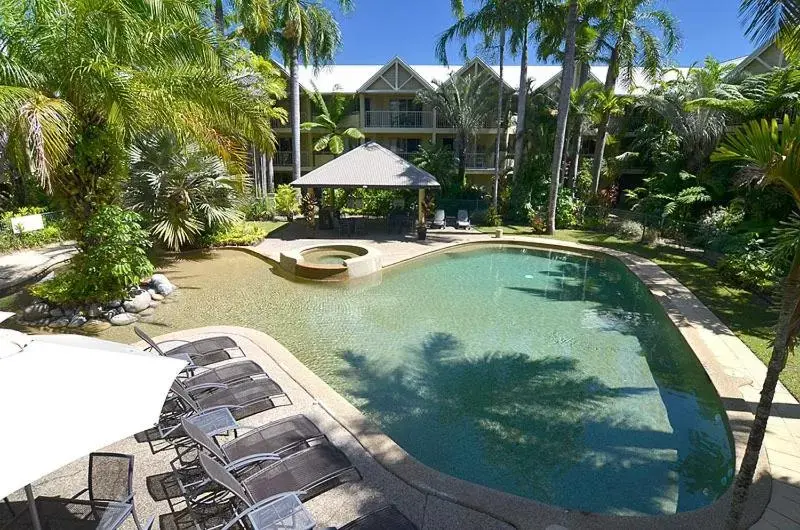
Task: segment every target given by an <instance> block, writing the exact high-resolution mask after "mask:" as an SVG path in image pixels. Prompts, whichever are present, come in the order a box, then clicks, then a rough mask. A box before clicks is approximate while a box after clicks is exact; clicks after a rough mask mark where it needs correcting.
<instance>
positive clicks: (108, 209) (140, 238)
mask: <svg viewBox="0 0 800 530" xmlns="http://www.w3.org/2000/svg"><path fill="white" fill-rule="evenodd" d="M141 222H142V218H141V216H140V215H139V214H137V213H135V212H132V211H130V210H126V209H123V208H120V207H119V206H105V207H103V208H101V209H100V210H99V211H98V212H97V213H96V214H95V215H94V216H93V217H92V218H91V219H89V222H88V223H87V224H86V227H85V228H84V238H83V242H82V244H81V247H80V250H81V252H79V253H78V254H76V255H75V257H73V258H72V263H71V265H70V267H69V268H68V269H67V270H66V271H64V272H63V273H61V274H58V275H56V276H55V278H53V279H52V280H48V281H46V282H42V283H39V284H36V285H34V286H33V287H31V289H30V291H31V294H33V295H34V296H37V297H39V298H42V299H44V300H47V301H48V302H52V303H57V304H64V303H76V304H79V303H85V302H101V303H102V302H108V301H110V300H114V299H120V298H124V297H125V296H126V295H127V293H128V291H129V289H130V288H131V287H132V286H136V285H138V284H139V282H140V281H141V279H142V278H144V277H146V276H149V275H150V274H152V273H153V265H152V264H151V263H150V261H149V260H148V259H147V249H148V248H149V247H150V240H149V237H148V233H147V231H146V230H143V229H142V228H141V226H140V223H141Z"/></svg>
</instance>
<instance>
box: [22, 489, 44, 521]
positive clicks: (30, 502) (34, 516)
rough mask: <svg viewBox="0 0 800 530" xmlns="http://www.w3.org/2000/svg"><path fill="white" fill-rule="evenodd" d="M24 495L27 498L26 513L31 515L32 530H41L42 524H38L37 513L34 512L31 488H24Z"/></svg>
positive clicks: (34, 504)
mask: <svg viewBox="0 0 800 530" xmlns="http://www.w3.org/2000/svg"><path fill="white" fill-rule="evenodd" d="M25 495H27V496H28V512H29V513H30V514H31V524H32V525H33V530H42V523H40V522H39V512H38V511H37V510H36V500H35V499H34V497H33V488H31V485H30V484H28V485H27V486H25Z"/></svg>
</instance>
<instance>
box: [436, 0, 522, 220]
mask: <svg viewBox="0 0 800 530" xmlns="http://www.w3.org/2000/svg"><path fill="white" fill-rule="evenodd" d="M452 7H453V12H454V14H456V16H457V17H458V19H459V20H458V21H457V22H456V23H455V24H453V25H452V26H450V27H449V28H448V29H447V30H445V31H444V32H443V33H442V35H441V36H440V37H439V40H438V41H437V43H436V56H437V58H438V59H439V61H441V62H442V63H444V64H447V62H448V60H447V45H448V44H449V43H450V42H452V41H453V40H454V39H455V38H457V37H458V38H460V39H461V40H462V42H463V43H464V44H466V42H467V40H468V39H469V38H470V37H474V36H476V35H477V36H479V37H482V38H483V47H484V48H488V47H490V46H493V45H494V44H496V46H497V54H498V59H499V63H500V65H499V66H500V72H499V77H498V80H497V84H498V87H497V136H496V138H495V146H494V159H495V167H494V181H493V188H494V193H493V199H492V200H493V206H494V208H495V210H496V209H497V207H498V197H499V195H500V193H499V192H500V172H501V169H502V168H501V163H500V162H501V161H500V149H501V141H502V136H503V134H502V131H503V124H504V119H505V113H504V107H503V100H504V96H505V92H506V91H505V81H504V80H503V75H504V70H505V54H506V47H507V45H508V37H509V33H510V32H511V33H512V34H513V32H512V31H511V28H513V27H514V26H515V24H516V23H517V21H516V20H515V17H514V16H512V13H513V12H514V11H512V2H510V1H509V0H484V1H483V4H482V5H481V7H480V8H479V9H478V10H476V11H474V12H472V13H469V14H468V15H465V14H464V4H463V1H462V0H454V1H453V6H452ZM517 40H518V38H517V39H515V40H514V42H515V43H516V41H517ZM514 49H516V45H515V46H514ZM462 55H464V57H465V58H466V56H467V53H466V49H465V48H462Z"/></svg>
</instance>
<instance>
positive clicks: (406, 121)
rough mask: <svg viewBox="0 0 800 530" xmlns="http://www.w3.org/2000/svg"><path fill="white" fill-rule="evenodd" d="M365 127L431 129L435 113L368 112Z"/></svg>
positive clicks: (419, 111)
mask: <svg viewBox="0 0 800 530" xmlns="http://www.w3.org/2000/svg"><path fill="white" fill-rule="evenodd" d="M364 127H367V128H384V129H430V128H432V127H433V112H430V111H426V110H368V111H366V112H364Z"/></svg>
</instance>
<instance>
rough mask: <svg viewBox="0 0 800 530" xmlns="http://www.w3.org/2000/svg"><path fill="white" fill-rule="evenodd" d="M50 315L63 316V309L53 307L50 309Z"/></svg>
mask: <svg viewBox="0 0 800 530" xmlns="http://www.w3.org/2000/svg"><path fill="white" fill-rule="evenodd" d="M50 316H51V317H53V318H59V317H63V316H64V311H63V310H62V309H61V308H60V307H54V308H53V309H51V310H50Z"/></svg>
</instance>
